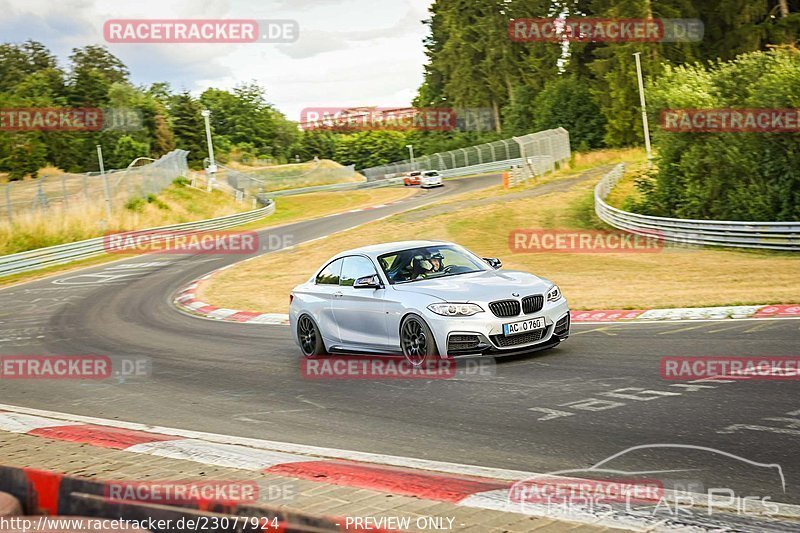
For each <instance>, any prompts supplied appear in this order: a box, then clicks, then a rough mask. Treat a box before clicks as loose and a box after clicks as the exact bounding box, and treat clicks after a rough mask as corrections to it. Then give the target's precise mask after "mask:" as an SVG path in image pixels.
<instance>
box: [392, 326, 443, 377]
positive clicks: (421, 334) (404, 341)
mask: <svg viewBox="0 0 800 533" xmlns="http://www.w3.org/2000/svg"><path fill="white" fill-rule="evenodd" d="M400 347H401V348H402V350H403V355H404V356H405V358H406V360H407V361H408V362H409V363H411V364H412V365H413V366H415V367H418V366H422V365H423V364H425V363H426V362H428V361H433V360H435V359H438V358H439V351H438V350H437V349H436V340H435V339H434V338H433V332H431V328H429V327H428V325H427V324H426V323H425V321H424V320H422V318H420V317H418V316H417V315H408V316H407V317H406V318H405V319H403V323H402V324H401V325H400Z"/></svg>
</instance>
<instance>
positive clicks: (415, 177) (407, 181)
mask: <svg viewBox="0 0 800 533" xmlns="http://www.w3.org/2000/svg"><path fill="white" fill-rule="evenodd" d="M421 178H422V171H421V170H412V171H411V172H408V173H406V175H405V176H403V185H405V186H406V187H408V186H409V185H419V184H420V183H422V182H421V181H420V180H421Z"/></svg>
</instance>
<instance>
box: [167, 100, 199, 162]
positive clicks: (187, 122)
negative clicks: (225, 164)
mask: <svg viewBox="0 0 800 533" xmlns="http://www.w3.org/2000/svg"><path fill="white" fill-rule="evenodd" d="M170 112H171V114H172V130H173V132H174V134H175V145H176V146H177V147H178V148H180V149H182V150H188V151H189V156H188V159H189V165H190V166H191V167H192V168H202V167H203V159H204V158H205V157H206V154H207V153H208V152H207V147H206V146H205V125H204V123H203V117H202V116H201V115H200V104H199V103H198V102H197V100H195V99H194V98H192V96H191V95H190V94H189V93H188V92H186V91H185V92H183V93H181V94H179V95H178V96H177V97H176V98H175V102H174V104H173V106H172V108H171V109H170Z"/></svg>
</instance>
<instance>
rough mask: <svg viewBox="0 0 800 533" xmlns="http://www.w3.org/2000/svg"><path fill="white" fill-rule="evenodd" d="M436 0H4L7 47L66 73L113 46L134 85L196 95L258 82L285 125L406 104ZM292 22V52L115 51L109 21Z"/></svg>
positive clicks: (201, 47) (283, 47) (1, 25)
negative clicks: (31, 46)
mask: <svg viewBox="0 0 800 533" xmlns="http://www.w3.org/2000/svg"><path fill="white" fill-rule="evenodd" d="M430 3H431V0H126V1H122V0H97V1H89V0H60V1H54V0H0V10H1V11H2V17H0V36H1V39H0V40H2V41H3V42H22V41H25V40H26V39H34V40H37V41H41V42H42V43H44V44H45V45H46V46H47V47H48V48H49V49H50V50H51V51H53V52H54V53H55V54H56V55H57V56H58V58H59V60H60V61H61V62H62V66H66V59H67V57H68V55H69V53H70V50H71V49H72V48H75V47H80V46H85V45H87V44H107V46H108V47H109V49H110V50H111V51H112V53H114V54H115V55H116V56H117V57H119V58H120V59H121V60H122V61H123V62H124V63H125V64H126V65H127V66H128V68H129V69H130V71H131V79H132V81H133V83H134V84H137V85H138V84H150V83H152V82H156V81H167V82H169V83H170V84H171V85H172V87H173V89H175V90H182V89H187V90H189V91H191V92H192V93H194V94H199V93H200V92H202V91H203V90H204V89H206V88H208V87H212V86H213V87H218V88H223V89H229V88H232V87H234V86H236V85H237V84H238V83H241V82H244V81H249V80H256V81H257V82H258V83H259V84H260V85H261V86H263V87H265V88H266V92H267V99H268V100H269V101H270V102H271V103H272V104H274V105H275V106H276V107H277V108H278V109H279V110H281V111H282V112H284V113H285V114H286V115H287V117H288V118H290V119H292V120H298V119H299V118H300V110H301V109H303V108H304V107H337V106H356V105H376V106H403V105H408V104H410V102H411V99H412V98H413V97H414V95H415V94H416V90H417V88H418V87H419V84H420V83H421V81H422V66H423V63H424V61H425V55H424V53H423V44H422V40H423V38H424V37H425V34H426V27H425V26H424V25H423V24H422V23H421V22H420V21H421V20H423V19H425V18H427V17H428V11H427V10H428V6H429V5H430ZM138 18H144V19H173V18H194V19H197V18H203V19H215V18H240V19H241V18H246V19H259V20H262V19H293V20H296V21H297V22H298V24H299V27H300V38H299V39H298V40H297V41H296V42H294V43H291V44H266V43H252V44H108V43H106V42H105V41H104V38H103V23H104V22H105V21H106V20H108V19H138Z"/></svg>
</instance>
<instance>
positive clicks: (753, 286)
mask: <svg viewBox="0 0 800 533" xmlns="http://www.w3.org/2000/svg"><path fill="white" fill-rule="evenodd" d="M602 162H604V163H605V162H607V161H605V160H603V161H602ZM595 182H596V180H591V181H587V182H582V183H580V184H578V185H576V186H574V187H572V188H571V189H569V190H568V191H565V192H555V193H552V194H548V195H544V196H539V197H536V198H522V199H511V200H510V201H507V202H502V203H499V202H491V201H487V202H485V203H483V204H481V205H477V206H475V205H471V206H470V208H469V210H468V211H466V212H465V211H461V212H447V213H443V214H437V206H428V207H426V208H423V213H424V215H425V216H420V214H419V213H420V210H415V211H413V212H410V213H406V214H400V215H397V216H394V217H391V218H389V219H385V220H382V221H378V222H375V223H371V224H368V225H365V226H361V227H359V228H355V229H352V230H349V231H346V232H343V233H340V234H337V235H333V236H331V237H328V238H326V239H324V240H321V241H315V242H314V243H313V244H306V245H300V246H298V247H297V248H295V249H293V250H290V251H286V252H280V253H274V254H270V255H266V256H264V257H261V258H259V259H256V260H253V261H249V262H246V263H242V264H240V265H238V266H236V267H234V268H231V269H228V270H226V271H224V272H222V273H220V274H219V275H217V276H215V277H214V278H212V280H211V281H210V282H209V283H207V284H205V285H204V286H202V287H201V288H200V295H201V297H202V299H203V301H205V302H208V303H211V304H213V305H217V306H220V307H228V308H234V309H247V310H254V311H264V312H286V311H287V308H288V294H289V292H290V291H291V289H292V287H294V286H295V285H297V284H299V283H302V282H303V281H305V280H306V279H308V277H309V276H310V275H311V274H312V273H313V271H314V269H315V268H317V267H318V266H319V265H320V264H321V263H322V262H323V261H325V260H326V259H327V258H328V257H330V256H331V255H333V254H334V253H338V252H339V251H341V250H346V249H350V248H355V247H358V246H364V245H367V244H374V243H380V242H390V241H394V240H407V239H410V238H422V239H424V238H431V239H444V240H452V241H456V242H458V243H460V244H462V245H464V246H466V247H468V248H470V249H472V250H473V251H475V252H476V253H478V254H480V255H482V256H491V257H500V258H501V259H502V260H503V262H504V268H505V269H514V270H516V269H519V270H527V271H530V272H534V273H536V274H539V275H541V276H544V277H547V278H549V279H551V280H553V281H555V282H556V283H558V284H559V285H560V286H561V288H562V290H563V291H564V293H565V294H566V296H567V297H568V298H569V300H570V305H571V306H572V308H573V309H617V308H620V309H635V308H658V307H692V306H713V305H734V304H766V303H770V304H775V303H797V302H800V284H798V283H797V280H798V279H800V257H796V256H792V255H789V254H777V253H768V252H751V251H730V250H715V249H702V250H699V249H680V248H665V249H663V250H661V251H659V252H657V253H615V254H585V253H584V254H570V253H537V254H518V253H512V252H511V250H510V248H509V243H508V237H509V232H510V231H511V230H513V229H523V228H524V229H538V228H565V229H566V228H575V227H576V226H578V225H577V224H576V221H581V220H583V219H585V217H586V216H589V215H586V213H585V211H586V209H587V200H588V201H589V205H588V207H589V209H590V208H591V191H592V188H593V186H594V185H595ZM501 191H502V189H500V188H499V187H495V188H491V189H488V190H486V191H483V192H481V193H480V196H483V197H484V198H490V197H491V196H492V195H493V194H498V193H501ZM477 195H478V193H471V194H470V195H469V196H470V198H473V199H474V197H475V196H477ZM464 196H466V195H464Z"/></svg>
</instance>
